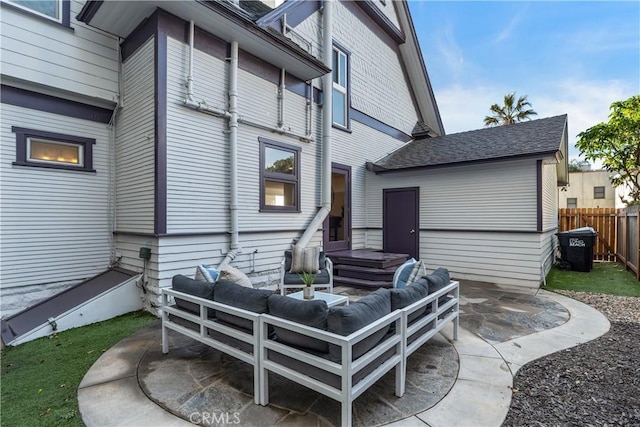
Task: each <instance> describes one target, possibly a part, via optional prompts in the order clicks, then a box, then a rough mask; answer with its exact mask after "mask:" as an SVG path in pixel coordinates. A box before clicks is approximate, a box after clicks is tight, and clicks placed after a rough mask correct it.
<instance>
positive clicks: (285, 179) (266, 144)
mask: <svg viewBox="0 0 640 427" xmlns="http://www.w3.org/2000/svg"><path fill="white" fill-rule="evenodd" d="M258 141H259V143H260V161H259V165H260V212H267V213H274V212H288V213H292V212H293V213H299V212H300V211H301V210H300V209H301V206H300V205H301V203H300V189H301V187H302V177H301V176H300V175H301V174H300V171H301V167H300V164H301V163H302V159H301V153H302V148H301V147H298V146H295V145H290V144H285V143H283V142H279V141H274V140H272V139H268V138H263V137H258ZM266 148H276V149H281V150H284V151H290V152H291V153H293V155H294V158H293V162H294V168H295V170H294V175H293V177H292V176H290V175H286V174H282V173H277V172H266V171H265V149H266ZM265 180H269V181H277V182H282V183H285V184H294V185H295V187H296V189H295V195H294V197H295V201H294V205H293V206H267V205H266V203H265V200H264V193H265V185H264V182H265Z"/></svg>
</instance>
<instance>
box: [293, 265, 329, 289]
mask: <svg viewBox="0 0 640 427" xmlns="http://www.w3.org/2000/svg"><path fill="white" fill-rule="evenodd" d="M329 281H330V278H329V272H328V271H327V269H324V270H320V273H316V275H315V277H314V279H313V283H314V284H315V285H324V284H329ZM284 283H285V284H287V285H301V286H303V285H304V284H305V283H304V282H303V281H302V277H301V276H300V275H299V274H298V273H287V272H285V273H284Z"/></svg>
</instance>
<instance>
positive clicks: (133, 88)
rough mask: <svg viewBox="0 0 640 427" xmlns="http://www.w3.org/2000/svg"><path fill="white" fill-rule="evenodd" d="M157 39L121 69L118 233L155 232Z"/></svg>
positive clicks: (118, 132) (117, 164)
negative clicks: (155, 66) (121, 97)
mask: <svg viewBox="0 0 640 427" xmlns="http://www.w3.org/2000/svg"><path fill="white" fill-rule="evenodd" d="M153 51H154V40H153V39H151V40H149V41H148V42H147V43H146V44H145V45H144V46H142V47H141V48H140V49H138V51H137V52H136V53H134V54H133V55H131V56H130V57H129V58H128V60H127V62H125V63H124V64H123V66H122V69H123V83H124V87H123V107H122V109H121V111H120V113H119V114H118V124H117V129H118V131H117V139H116V140H117V144H116V171H117V172H116V176H117V181H116V195H117V197H116V212H117V225H116V229H117V230H119V231H136V232H144V233H153V231H154V228H153V225H154V223H153V221H154V174H155V167H154V146H155V134H154V129H155V128H154V126H155V125H154V59H153V58H154V52H153Z"/></svg>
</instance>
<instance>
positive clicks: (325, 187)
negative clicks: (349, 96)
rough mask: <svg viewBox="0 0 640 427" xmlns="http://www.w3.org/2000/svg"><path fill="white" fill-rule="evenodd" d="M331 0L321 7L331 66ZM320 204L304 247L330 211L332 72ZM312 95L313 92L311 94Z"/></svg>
mask: <svg viewBox="0 0 640 427" xmlns="http://www.w3.org/2000/svg"><path fill="white" fill-rule="evenodd" d="M332 26H333V0H324V2H323V8H322V56H323V60H324V65H326V66H327V67H329V68H333V64H332V62H333V31H332ZM322 95H323V98H324V99H323V101H322V172H321V179H322V206H321V207H320V209H319V210H318V212H317V213H316V216H315V217H314V218H313V220H312V221H311V223H310V224H309V225H308V226H307V229H306V230H305V231H304V233H303V234H302V236H301V237H300V239H299V240H298V242H297V246H301V247H305V246H307V244H308V243H309V241H310V240H311V239H312V238H313V235H314V234H315V233H316V231H318V228H320V227H321V226H322V223H323V222H324V220H325V218H326V217H327V215H329V212H330V211H331V129H332V125H333V115H332V111H331V110H332V108H331V107H332V105H333V74H332V73H327V74H325V75H324V76H322ZM312 96H313V94H312Z"/></svg>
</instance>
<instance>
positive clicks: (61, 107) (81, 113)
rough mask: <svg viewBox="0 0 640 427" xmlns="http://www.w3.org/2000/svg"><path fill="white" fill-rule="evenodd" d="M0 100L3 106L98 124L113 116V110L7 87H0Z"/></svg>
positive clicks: (107, 120) (106, 121) (107, 121)
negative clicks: (13, 106) (7, 105)
mask: <svg viewBox="0 0 640 427" xmlns="http://www.w3.org/2000/svg"><path fill="white" fill-rule="evenodd" d="M0 99H1V101H2V103H3V104H9V105H15V106H16V107H23V108H29V109H31V110H38V111H45V112H47V113H53V114H60V115H62V116H67V117H74V118H76V119H82V120H90V121H92V122H98V123H109V121H110V120H111V115H112V114H113V110H109V109H108V108H101V107H96V106H93V105H89V104H83V103H81V102H77V101H70V100H68V99H63V98H58V97H55V96H50V95H45V94H42V93H38V92H32V91H30V90H25V89H18V88H16V87H13V86H7V85H1V86H0Z"/></svg>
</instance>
